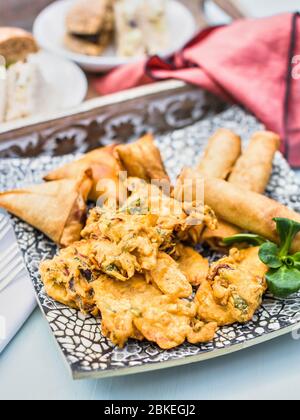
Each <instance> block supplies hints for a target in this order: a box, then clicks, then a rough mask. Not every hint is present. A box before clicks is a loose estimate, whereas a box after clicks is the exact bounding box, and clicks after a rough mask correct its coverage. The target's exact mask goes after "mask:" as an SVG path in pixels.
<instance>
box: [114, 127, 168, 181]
mask: <svg viewBox="0 0 300 420" xmlns="http://www.w3.org/2000/svg"><path fill="white" fill-rule="evenodd" d="M115 152H116V156H117V157H118V158H119V160H120V162H121V163H122V166H124V168H125V169H126V171H127V172H128V176H130V177H137V178H141V179H144V180H146V181H149V182H151V181H163V180H165V181H167V182H170V178H169V176H168V174H167V173H166V170H165V167H164V164H163V161H162V158H161V155H160V152H159V150H158V148H157V147H156V146H155V144H154V138H153V136H152V135H151V134H147V135H146V136H144V137H142V138H141V139H140V140H138V141H137V142H135V143H131V144H127V145H120V146H118V147H117V148H116V150H115Z"/></svg>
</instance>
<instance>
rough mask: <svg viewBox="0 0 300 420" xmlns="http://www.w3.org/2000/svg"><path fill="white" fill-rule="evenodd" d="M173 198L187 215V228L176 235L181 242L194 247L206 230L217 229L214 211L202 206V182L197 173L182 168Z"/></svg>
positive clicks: (201, 177) (199, 174)
mask: <svg viewBox="0 0 300 420" xmlns="http://www.w3.org/2000/svg"><path fill="white" fill-rule="evenodd" d="M173 196H174V198H175V199H176V200H177V201H179V202H180V203H181V205H182V207H183V209H184V210H185V212H186V213H187V214H188V215H189V217H188V224H189V227H188V228H186V229H185V230H184V231H181V232H179V234H178V237H179V239H180V240H181V241H184V242H192V243H193V244H195V245H196V244H198V243H199V242H200V241H201V240H202V239H203V233H204V232H205V229H206V228H208V229H210V230H212V231H214V230H215V229H217V227H218V221H217V219H216V216H215V213H214V211H213V210H212V209H211V208H210V207H209V206H207V205H204V182H203V176H202V174H201V173H200V172H199V171H194V170H192V169H189V168H184V169H183V170H182V172H181V174H180V175H179V177H178V179H177V182H176V185H175V188H174V191H173Z"/></svg>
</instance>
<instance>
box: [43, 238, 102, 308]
mask: <svg viewBox="0 0 300 420" xmlns="http://www.w3.org/2000/svg"><path fill="white" fill-rule="evenodd" d="M92 245H93V243H91V242H88V241H81V242H76V243H74V244H73V245H72V246H70V247H68V248H64V249H62V250H61V251H60V254H59V255H58V256H56V257H54V258H53V259H52V260H47V261H43V262H42V263H41V265H40V274H41V277H42V280H43V282H44V285H45V289H46V292H47V294H48V295H49V296H50V297H52V298H53V299H54V300H56V301H58V302H60V303H62V304H64V305H68V306H70V307H72V308H76V309H80V310H81V311H82V312H84V313H93V314H97V313H98V310H97V308H96V307H95V304H94V300H93V297H94V292H93V289H92V287H91V284H90V283H91V282H93V281H94V280H95V279H96V278H97V276H98V273H99V272H98V267H97V266H95V265H94V264H93V263H92V261H91V258H90V257H89V256H90V255H91V247H92Z"/></svg>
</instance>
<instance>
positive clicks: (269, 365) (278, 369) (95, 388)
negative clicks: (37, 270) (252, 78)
mask: <svg viewBox="0 0 300 420" xmlns="http://www.w3.org/2000/svg"><path fill="white" fill-rule="evenodd" d="M241 3H242V4H244V5H245V8H246V9H247V12H248V13H252V14H253V15H255V16H260V15H264V14H266V13H269V14H270V13H271V12H272V10H273V11H274V12H279V11H284V10H286V11H287V10H294V9H295V8H296V7H297V6H298V7H299V6H300V4H299V2H298V1H296V0H285V1H284V2H283V1H282V0H264V1H263V2H262V1H260V0H252V1H251V2H250V1H249V0H247V1H246V0H241ZM262 3H263V4H262ZM297 3H298V4H297ZM213 12H214V11H213V10H212V13H213ZM299 175H300V174H299ZM16 310H17V308H16ZM299 366H300V341H299V340H298V341H297V340H293V338H292V337H291V335H287V336H285V337H281V338H279V339H276V340H274V341H271V342H268V343H266V344H261V345H259V346H257V347H254V348H252V349H248V350H244V351H241V352H239V353H235V354H232V355H229V356H226V357H222V358H220V359H214V360H211V361H207V362H203V363H198V364H193V365H189V366H185V367H179V368H173V369H168V370H163V371H157V372H152V373H147V374H139V375H134V376H128V377H122V378H114V379H104V380H98V381H81V382H74V381H73V380H72V379H71V378H70V376H69V373H68V370H67V368H66V366H65V365H64V362H63V359H62V357H61V355H60V353H59V351H58V349H57V346H56V344H55V342H54V339H53V338H52V335H51V333H50V331H49V328H48V326H47V323H46V321H45V319H44V318H43V316H42V314H41V313H40V311H39V309H36V310H35V312H34V313H33V314H32V316H31V317H30V318H29V320H28V321H27V322H26V324H25V325H24V327H23V329H22V330H21V331H20V332H19V334H18V335H17V336H16V338H15V339H14V340H13V341H12V342H11V344H10V345H9V346H8V347H7V349H6V350H5V352H4V353H3V354H2V355H1V357H0V399H84V400H92V399H124V400H126V399H180V400H184V399H300V369H299Z"/></svg>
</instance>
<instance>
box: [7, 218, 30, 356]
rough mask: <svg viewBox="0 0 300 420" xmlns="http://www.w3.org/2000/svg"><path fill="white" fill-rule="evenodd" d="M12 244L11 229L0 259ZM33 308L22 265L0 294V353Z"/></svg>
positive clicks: (28, 279)
mask: <svg viewBox="0 0 300 420" xmlns="http://www.w3.org/2000/svg"><path fill="white" fill-rule="evenodd" d="M0 213H2V211H0ZM14 242H16V237H15V233H14V231H13V228H12V227H11V228H10V230H9V232H8V233H7V234H6V235H5V237H4V238H3V239H2V240H1V241H0V258H1V253H2V252H3V251H5V249H7V248H8V247H9V246H10V245H12V244H13V243H14ZM20 253H21V251H20ZM35 306H36V298H35V293H34V289H33V285H32V282H31V280H30V277H29V274H28V271H27V269H26V267H25V263H24V270H23V271H22V272H21V273H20V274H19V275H18V276H17V277H16V278H15V280H13V281H12V282H11V283H10V285H9V286H7V288H6V289H4V290H3V291H2V292H0V353H1V352H2V351H3V350H4V348H5V347H6V346H7V344H8V343H9V342H10V341H11V340H12V338H13V337H14V336H15V335H16V333H17V332H18V331H19V329H20V328H21V327H22V326H23V324H24V322H25V321H26V320H27V318H28V317H29V315H30V314H31V313H32V311H33V309H34V308H35Z"/></svg>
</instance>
